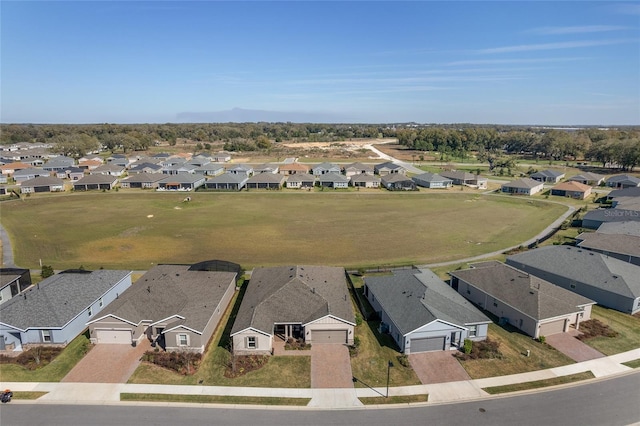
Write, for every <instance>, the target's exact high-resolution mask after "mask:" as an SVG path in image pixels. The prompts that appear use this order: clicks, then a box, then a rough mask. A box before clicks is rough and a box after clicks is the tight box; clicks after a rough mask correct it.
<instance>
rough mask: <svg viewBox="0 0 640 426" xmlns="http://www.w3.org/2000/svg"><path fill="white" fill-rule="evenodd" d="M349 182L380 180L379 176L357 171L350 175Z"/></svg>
mask: <svg viewBox="0 0 640 426" xmlns="http://www.w3.org/2000/svg"><path fill="white" fill-rule="evenodd" d="M351 182H352V183H357V182H380V177H379V176H373V175H368V174H365V173H357V174H355V175H353V176H351Z"/></svg>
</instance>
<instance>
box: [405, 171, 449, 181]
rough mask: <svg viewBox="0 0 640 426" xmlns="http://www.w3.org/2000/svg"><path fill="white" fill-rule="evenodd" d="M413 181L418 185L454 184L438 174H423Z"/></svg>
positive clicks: (415, 177)
mask: <svg viewBox="0 0 640 426" xmlns="http://www.w3.org/2000/svg"><path fill="white" fill-rule="evenodd" d="M411 179H413V180H414V181H415V182H416V183H418V182H453V181H452V180H451V179H449V178H446V177H444V176H441V175H439V174H437V173H422V174H420V175H417V176H414V177H412V178H411Z"/></svg>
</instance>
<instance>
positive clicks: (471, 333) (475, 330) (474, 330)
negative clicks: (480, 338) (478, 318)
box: [469, 325, 478, 337]
mask: <svg viewBox="0 0 640 426" xmlns="http://www.w3.org/2000/svg"><path fill="white" fill-rule="evenodd" d="M477 333H478V326H477V325H470V326H469V337H476V336H477V335H478V334H477Z"/></svg>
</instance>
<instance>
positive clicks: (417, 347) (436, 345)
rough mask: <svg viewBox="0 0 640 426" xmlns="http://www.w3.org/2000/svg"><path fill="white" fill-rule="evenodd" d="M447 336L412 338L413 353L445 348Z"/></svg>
mask: <svg viewBox="0 0 640 426" xmlns="http://www.w3.org/2000/svg"><path fill="white" fill-rule="evenodd" d="M444 342H445V337H444V336H442V337H427V338H423V339H411V353H412V354H414V353H416V352H429V351H441V350H444Z"/></svg>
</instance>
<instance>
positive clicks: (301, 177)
mask: <svg viewBox="0 0 640 426" xmlns="http://www.w3.org/2000/svg"><path fill="white" fill-rule="evenodd" d="M315 181H316V177H315V176H313V175H310V174H309V173H296V174H295V175H289V176H287V182H315Z"/></svg>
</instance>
